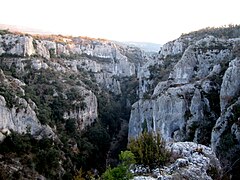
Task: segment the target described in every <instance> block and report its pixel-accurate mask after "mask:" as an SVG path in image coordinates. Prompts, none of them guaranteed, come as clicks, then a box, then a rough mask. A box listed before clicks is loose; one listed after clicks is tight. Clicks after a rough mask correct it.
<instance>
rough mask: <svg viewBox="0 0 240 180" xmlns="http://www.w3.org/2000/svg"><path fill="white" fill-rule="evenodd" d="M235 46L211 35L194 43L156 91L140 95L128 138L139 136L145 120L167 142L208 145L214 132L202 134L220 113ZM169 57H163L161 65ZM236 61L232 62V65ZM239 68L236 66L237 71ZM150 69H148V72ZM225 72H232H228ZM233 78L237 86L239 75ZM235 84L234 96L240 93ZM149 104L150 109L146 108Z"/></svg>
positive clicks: (210, 126)
mask: <svg viewBox="0 0 240 180" xmlns="http://www.w3.org/2000/svg"><path fill="white" fill-rule="evenodd" d="M232 48H233V44H232V41H228V40H222V39H217V38H214V37H212V36H210V37H206V38H204V39H201V40H198V41H197V42H195V43H193V42H192V45H190V46H188V47H187V48H186V49H185V51H184V53H183V54H182V56H181V58H180V60H179V61H178V62H177V64H176V65H175V66H174V67H173V69H172V71H171V73H170V74H169V78H168V79H167V80H166V81H161V82H159V83H158V84H157V85H156V87H155V89H154V91H153V94H148V96H145V97H144V96H143V97H140V98H142V99H141V100H140V101H139V102H137V103H135V104H134V105H133V109H132V115H131V118H130V122H129V124H130V126H129V137H136V136H137V135H138V134H139V133H141V132H142V131H143V128H142V126H141V125H139V124H142V123H143V122H144V121H146V123H145V124H147V125H148V126H147V130H148V131H152V130H153V131H158V132H160V133H161V134H162V136H163V138H164V139H165V140H167V141H170V140H175V141H184V140H192V141H195V142H198V143H200V142H201V143H206V144H209V143H210V136H211V135H210V134H211V133H210V132H208V139H207V140H206V141H205V142H203V141H201V139H203V137H201V133H203V132H202V131H203V130H204V129H208V130H209V131H211V129H212V127H213V126H214V124H215V122H216V120H217V118H218V117H219V115H220V107H219V91H220V89H221V84H222V86H225V85H224V84H225V83H227V84H229V80H227V79H226V78H222V76H223V75H224V73H225V71H226V66H228V65H227V63H228V62H231V60H232V57H233V54H232ZM170 52H171V51H170ZM179 52H181V51H179ZM173 55H174V54H173ZM160 60H161V59H160ZM167 60H168V59H166V58H165V59H162V60H161V61H162V64H164V61H167ZM236 61H237V60H234V61H232V62H231V63H230V67H232V66H234V65H233V64H236V63H237V62H236ZM235 66H236V65H235ZM235 66H234V67H235ZM236 69H237V68H236V67H235V69H234V72H235V74H236V72H237V70H236ZM229 71H230V70H229ZM150 72H151V71H150ZM150 72H147V71H146V73H145V74H150ZM159 73H161V69H159ZM225 74H229V72H228V71H226V73H225ZM224 76H226V75H224ZM228 76H229V75H228ZM232 78H233V79H234V81H233V80H231V82H232V86H234V87H237V86H238V83H239V81H238V80H237V79H236V76H234V77H232ZM222 80H223V83H222ZM234 87H233V88H232V89H234V90H232V91H234V92H233V93H232V96H234V95H236V93H237V92H238V90H235V89H237V88H234ZM221 91H222V90H221ZM225 92H226V91H225ZM146 98H147V99H146ZM149 107H151V109H150V110H146V109H149ZM136 114H138V116H136ZM136 117H137V118H136ZM203 126H204V127H203ZM207 126H208V127H207ZM204 133H206V132H204ZM205 135H206V134H205Z"/></svg>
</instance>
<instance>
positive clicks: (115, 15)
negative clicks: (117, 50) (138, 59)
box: [0, 0, 240, 44]
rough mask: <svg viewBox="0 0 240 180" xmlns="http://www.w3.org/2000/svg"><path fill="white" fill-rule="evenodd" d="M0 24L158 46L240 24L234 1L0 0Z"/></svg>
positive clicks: (237, 4) (237, 7)
mask: <svg viewBox="0 0 240 180" xmlns="http://www.w3.org/2000/svg"><path fill="white" fill-rule="evenodd" d="M0 1H1V2H0V4H1V10H0V24H9V25H17V26H24V27H29V28H36V29H41V30H45V31H49V32H53V33H57V34H65V35H73V36H89V37H94V38H105V39H111V40H117V41H138V42H153V43H159V44H164V43H166V42H168V41H171V40H174V39H176V38H178V37H179V36H180V35H181V34H182V33H188V32H191V31H195V30H198V29H201V28H205V27H219V26H223V25H228V24H240V11H239V7H240V1H239V0H227V1H226V0H0Z"/></svg>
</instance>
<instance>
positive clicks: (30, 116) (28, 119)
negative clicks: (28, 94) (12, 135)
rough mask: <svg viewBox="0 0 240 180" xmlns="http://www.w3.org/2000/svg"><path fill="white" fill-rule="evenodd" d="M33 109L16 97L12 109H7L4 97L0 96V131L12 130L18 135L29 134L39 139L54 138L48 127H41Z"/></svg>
mask: <svg viewBox="0 0 240 180" xmlns="http://www.w3.org/2000/svg"><path fill="white" fill-rule="evenodd" d="M31 103H32V102H31ZM33 108H34V106H33V105H30V104H29V103H28V102H27V101H26V100H25V99H22V98H17V97H16V104H15V105H14V107H12V108H8V107H7V106H6V101H5V99H4V97H3V96H0V114H1V118H0V129H1V130H3V129H8V130H13V131H15V132H18V133H27V132H29V133H31V134H32V135H33V136H35V137H37V138H39V139H41V138H42V137H49V138H55V134H54V132H53V131H52V129H51V128H50V127H49V126H48V125H41V123H40V122H39V120H38V119H37V116H36V113H35V111H34V109H33Z"/></svg>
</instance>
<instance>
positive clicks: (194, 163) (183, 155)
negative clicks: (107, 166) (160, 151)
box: [134, 142, 222, 180]
mask: <svg viewBox="0 0 240 180" xmlns="http://www.w3.org/2000/svg"><path fill="white" fill-rule="evenodd" d="M168 149H169V150H170V151H171V152H172V162H171V163H170V164H169V165H168V166H165V167H163V168H160V169H155V170H153V171H152V173H151V174H152V177H151V176H150V177H149V175H148V176H146V174H145V176H135V177H134V180H144V179H147V180H154V179H164V180H172V179H184V178H187V179H201V180H206V179H209V180H210V179H218V178H221V175H222V169H221V166H220V162H219V160H218V159H217V157H216V155H215V153H214V152H213V151H212V150H211V148H209V147H206V146H204V145H198V144H196V143H193V142H177V143H172V144H169V145H168ZM141 171H142V172H143V169H142V170H139V169H136V170H135V171H134V173H135V174H137V173H141Z"/></svg>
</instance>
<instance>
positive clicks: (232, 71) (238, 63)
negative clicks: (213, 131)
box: [220, 58, 240, 112]
mask: <svg viewBox="0 0 240 180" xmlns="http://www.w3.org/2000/svg"><path fill="white" fill-rule="evenodd" d="M239 77H240V59H239V58H236V59H234V60H232V61H231V62H230V63H229V67H228V69H227V70H226V72H225V74H224V76H223V82H222V85H221V91H220V105H221V111H222V112H223V111H224V110H226V107H227V106H228V105H229V103H230V102H231V101H232V99H233V98H234V97H235V96H236V95H238V93H239V92H240V80H239Z"/></svg>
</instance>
